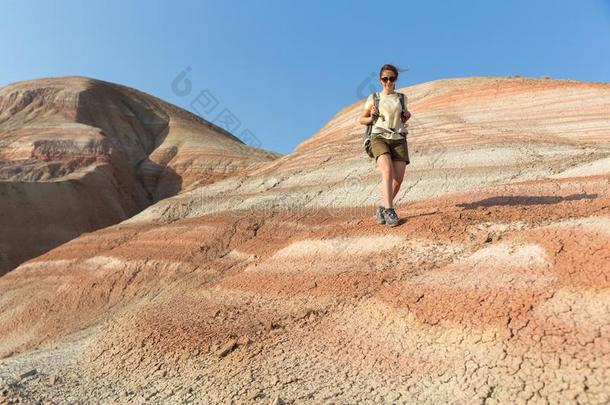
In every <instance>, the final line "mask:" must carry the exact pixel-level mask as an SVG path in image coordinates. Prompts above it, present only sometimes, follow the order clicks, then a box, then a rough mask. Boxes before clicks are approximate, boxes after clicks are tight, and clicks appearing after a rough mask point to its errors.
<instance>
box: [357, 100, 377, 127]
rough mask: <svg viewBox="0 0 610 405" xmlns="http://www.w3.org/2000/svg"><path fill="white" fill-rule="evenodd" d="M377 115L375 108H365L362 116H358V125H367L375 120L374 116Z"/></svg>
mask: <svg viewBox="0 0 610 405" xmlns="http://www.w3.org/2000/svg"><path fill="white" fill-rule="evenodd" d="M377 115H379V111H378V110H377V108H375V106H374V105H373V106H371V108H365V109H364V110H362V114H360V124H362V125H369V124H371V123H372V122H373V120H374V119H375V116H377Z"/></svg>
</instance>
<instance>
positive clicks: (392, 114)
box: [364, 92, 407, 139]
mask: <svg viewBox="0 0 610 405" xmlns="http://www.w3.org/2000/svg"><path fill="white" fill-rule="evenodd" d="M377 94H379V117H378V118H377V121H376V122H375V125H373V128H372V131H371V136H372V134H376V135H375V136H382V137H384V138H387V139H403V136H401V135H399V134H396V133H393V132H391V131H392V130H391V128H394V130H395V131H396V132H399V133H403V134H406V133H407V129H406V128H405V126H404V123H403V122H402V120H401V119H400V114H401V112H402V107H401V105H400V98H399V97H398V93H397V92H394V93H392V94H383V93H381V92H378V93H377ZM404 98H405V109H407V96H404ZM372 106H373V95H372V94H369V97H368V98H367V99H366V101H365V102H364V108H365V109H370V108H371V107H372ZM382 116H383V118H385V120H384V119H382ZM388 131H389V132H388Z"/></svg>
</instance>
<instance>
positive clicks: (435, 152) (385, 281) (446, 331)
mask: <svg viewBox="0 0 610 405" xmlns="http://www.w3.org/2000/svg"><path fill="white" fill-rule="evenodd" d="M401 91H404V92H405V93H406V94H407V95H408V96H409V99H410V105H411V109H412V111H413V117H414V121H413V123H412V127H411V133H410V137H409V142H410V150H411V151H412V162H413V164H412V165H411V166H409V168H408V169H407V174H406V178H405V182H404V184H403V186H402V189H401V192H400V193H399V197H398V203H397V212H398V214H399V216H400V217H402V218H403V223H402V224H401V225H400V226H397V227H395V228H387V227H384V226H381V225H377V224H375V223H374V218H373V206H374V204H375V203H376V202H377V196H378V190H379V189H378V187H379V184H378V181H379V180H378V178H379V175H378V174H377V173H376V171H375V168H374V166H373V165H372V162H371V161H368V160H367V159H366V158H365V156H364V154H363V153H362V151H361V150H360V139H359V132H360V130H361V128H360V127H358V126H357V124H356V121H357V115H358V113H359V110H360V108H361V107H362V104H363V102H362V101H359V102H358V103H355V104H354V105H351V106H348V107H346V108H344V109H343V110H342V111H340V112H339V113H338V114H337V115H336V116H335V117H334V118H333V120H331V121H330V122H329V123H328V125H326V126H325V127H324V128H323V129H322V130H321V131H320V132H319V133H318V134H316V135H315V136H313V137H312V138H311V139H310V140H308V141H307V142H304V143H303V144H301V145H300V146H299V147H298V148H297V150H295V152H293V153H291V154H289V155H287V156H284V157H282V158H279V159H277V160H275V161H272V162H269V163H266V164H264V165H261V166H260V167H258V168H257V169H255V170H251V171H249V172H248V173H246V174H244V175H236V176H232V177H229V178H227V179H224V180H221V181H217V182H215V183H213V184H211V185H207V186H203V187H200V188H197V189H195V190H192V191H190V192H185V193H181V194H180V195H177V196H174V197H171V198H168V199H166V200H163V201H160V202H158V203H157V204H155V205H153V206H151V207H149V208H148V209H146V210H144V211H142V212H141V213H140V214H139V215H136V216H135V217H133V218H131V219H129V220H127V221H124V222H122V223H120V224H117V225H114V226H110V227H108V228H105V229H103V230H99V231H96V232H92V233H87V234H84V235H82V236H80V237H78V238H76V239H74V240H72V241H70V242H68V243H66V244H64V245H62V246H60V247H58V248H56V249H53V250H51V251H49V252H48V253H46V254H43V255H41V256H39V257H37V258H35V259H32V260H30V261H28V262H26V263H24V264H22V265H21V266H19V267H18V268H17V269H15V270H14V271H12V272H11V273H9V274H7V275H5V276H3V277H2V278H0V314H2V315H0V356H5V357H4V359H2V361H1V362H0V378H2V379H3V380H4V381H5V383H6V384H8V385H7V388H6V389H5V391H6V393H5V395H6V396H7V397H10V398H15V397H21V398H23V399H27V400H31V399H44V398H46V399H50V400H58V399H60V398H61V399H64V398H73V399H74V400H82V401H97V402H102V403H124V402H128V401H133V402H136V403H143V402H157V403H164V402H165V403H183V402H194V403H210V402H213V403H232V402H233V403H269V402H270V401H271V400H273V399H275V398H277V397H280V398H281V399H282V400H284V401H286V402H287V403H311V402H313V403H326V402H339V403H371V402H379V403H382V402H383V403H430V404H433V403H434V404H436V403H490V404H491V403H549V402H550V403H565V402H569V403H607V402H608V401H610V396H609V394H608V389H607V387H608V386H609V385H610V327H609V325H610V268H609V267H608V263H610V232H609V231H608V229H610V166H609V164H608V162H609V161H610V121H608V120H607V112H608V111H610V109H609V108H608V107H610V85H606V84H595V83H578V82H573V81H553V80H533V79H521V78H511V79H508V78H507V79H503V78H471V79H456V80H446V81H439V82H432V83H426V84H422V85H418V86H414V87H410V88H405V89H401ZM344 141H346V142H347V145H348V147H345V146H341V147H339V146H337V143H338V142H344ZM31 368H36V369H37V373H36V374H35V375H34V376H32V377H25V378H23V379H22V380H20V381H18V380H17V379H15V377H14V375H15V373H19V372H24V371H27V370H29V369H31ZM1 392H2V391H1V390H0V393H1Z"/></svg>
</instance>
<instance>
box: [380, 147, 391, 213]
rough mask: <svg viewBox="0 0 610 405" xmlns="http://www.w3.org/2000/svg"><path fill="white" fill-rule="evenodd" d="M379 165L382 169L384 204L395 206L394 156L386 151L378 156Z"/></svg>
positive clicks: (389, 206) (385, 205) (387, 206)
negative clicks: (393, 182)
mask: <svg viewBox="0 0 610 405" xmlns="http://www.w3.org/2000/svg"><path fill="white" fill-rule="evenodd" d="M377 167H379V170H380V171H381V195H382V204H383V206H384V207H385V208H393V207H394V205H393V204H392V200H393V199H394V196H393V194H392V193H393V190H392V180H393V179H394V174H393V169H394V166H393V165H392V158H391V156H390V154H389V153H384V154H383V155H379V156H378V157H377Z"/></svg>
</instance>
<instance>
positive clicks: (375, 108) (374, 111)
mask: <svg viewBox="0 0 610 405" xmlns="http://www.w3.org/2000/svg"><path fill="white" fill-rule="evenodd" d="M376 115H379V109H378V108H377V107H375V106H372V107H371V116H373V117H374V116H376Z"/></svg>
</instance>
